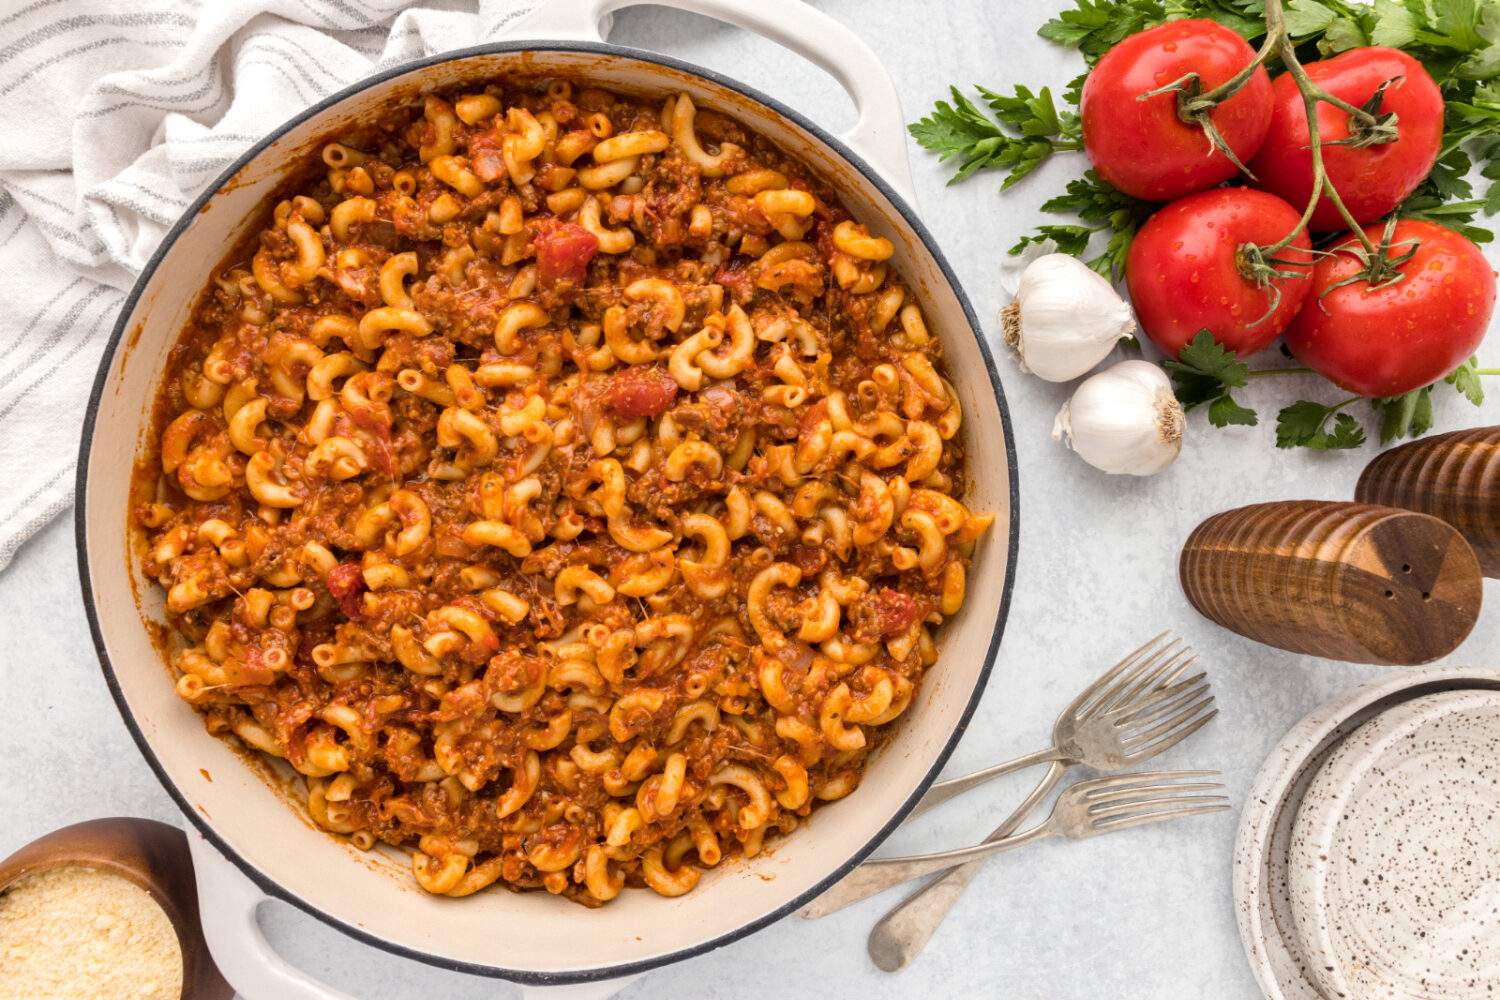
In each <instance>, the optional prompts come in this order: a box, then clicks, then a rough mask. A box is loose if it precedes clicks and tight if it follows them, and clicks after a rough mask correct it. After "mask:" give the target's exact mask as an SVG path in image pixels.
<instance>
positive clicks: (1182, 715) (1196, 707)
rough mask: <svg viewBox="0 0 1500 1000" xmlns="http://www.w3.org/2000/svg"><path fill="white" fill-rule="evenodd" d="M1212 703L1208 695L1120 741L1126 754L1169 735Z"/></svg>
mask: <svg viewBox="0 0 1500 1000" xmlns="http://www.w3.org/2000/svg"><path fill="white" fill-rule="evenodd" d="M1213 703H1214V696H1213V695H1208V696H1207V697H1204V698H1200V699H1199V700H1198V701H1195V702H1193V703H1192V704H1191V705H1189V706H1187V707H1186V708H1184V709H1183V710H1182V711H1180V712H1178V713H1177V714H1176V715H1174V716H1172V717H1171V718H1170V719H1165V720H1163V721H1161V722H1158V723H1157V724H1156V725H1154V726H1152V727H1151V728H1150V729H1148V730H1146V731H1145V732H1142V733H1133V734H1131V735H1130V736H1128V737H1126V738H1125V739H1124V740H1123V741H1122V742H1123V743H1124V745H1125V749H1126V751H1127V752H1128V751H1129V750H1130V749H1132V748H1133V747H1137V746H1141V745H1144V744H1148V743H1150V742H1151V741H1152V740H1156V739H1160V738H1161V737H1163V736H1165V735H1166V734H1167V733H1170V732H1171V731H1172V730H1173V729H1176V728H1177V727H1178V726H1180V725H1182V724H1183V723H1185V722H1188V721H1190V720H1191V719H1192V718H1193V717H1194V716H1195V715H1198V714H1199V713H1200V712H1203V711H1205V710H1206V709H1207V708H1208V707H1209V706H1210V705H1212V704H1213Z"/></svg>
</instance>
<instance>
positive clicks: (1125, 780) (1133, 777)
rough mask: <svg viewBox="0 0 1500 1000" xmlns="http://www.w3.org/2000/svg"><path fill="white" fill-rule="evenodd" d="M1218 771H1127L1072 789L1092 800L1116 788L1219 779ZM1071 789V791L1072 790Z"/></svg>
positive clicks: (1091, 780) (1081, 783) (1080, 783)
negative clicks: (1163, 782)
mask: <svg viewBox="0 0 1500 1000" xmlns="http://www.w3.org/2000/svg"><path fill="white" fill-rule="evenodd" d="M1217 777H1219V772H1218V771H1127V772H1126V773H1124V774H1107V775H1104V776H1103V777H1099V778H1089V779H1088V780H1086V781H1080V782H1079V783H1078V784H1076V785H1073V786H1072V788H1076V789H1078V794H1079V795H1082V796H1085V797H1088V798H1092V797H1093V796H1094V794H1095V793H1097V792H1106V791H1110V790H1112V789H1116V788H1129V787H1132V786H1138V785H1141V784H1142V783H1145V784H1150V783H1151V782H1153V781H1178V780H1189V779H1193V778H1217ZM1072 788H1070V789H1069V791H1071V790H1072Z"/></svg>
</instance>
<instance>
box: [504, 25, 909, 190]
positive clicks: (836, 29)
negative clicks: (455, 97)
mask: <svg viewBox="0 0 1500 1000" xmlns="http://www.w3.org/2000/svg"><path fill="white" fill-rule="evenodd" d="M647 3H652V4H661V5H663V6H667V7H676V8H678V9H679V10H686V11H690V12H692V13H694V14H702V15H704V16H705V17H711V18H714V19H715V20H718V21H723V22H725V23H727V24H732V25H735V26H736V27H739V28H743V29H745V30H746V31H753V32H755V33H756V34H758V35H761V36H764V37H765V38H769V39H770V40H771V41H773V42H776V43H778V44H780V45H782V46H784V47H786V48H788V49H791V50H792V51H793V52H796V53H797V54H798V55H801V56H804V57H805V58H807V59H809V60H810V61H812V62H813V63H815V64H817V65H818V66H821V67H822V68H823V69H825V70H827V71H828V73H829V74H830V75H831V76H832V77H833V78H834V79H835V80H837V81H838V82H839V85H840V86H842V87H843V88H844V90H845V91H846V92H847V93H848V94H849V97H850V99H851V100H853V101H854V107H855V110H856V112H857V113H858V115H859V118H858V120H857V121H855V123H854V126H853V127H852V128H850V129H849V130H848V131H846V132H845V133H844V134H843V135H842V136H840V138H841V139H842V140H843V141H844V142H845V143H846V144H848V145H849V147H850V148H851V149H853V150H854V151H855V152H856V153H858V154H859V155H860V156H861V157H863V158H864V159H866V160H868V161H869V162H870V163H871V164H872V165H873V166H874V167H875V169H876V170H877V171H879V173H880V175H881V177H882V178H884V179H885V181H886V182H887V183H888V184H890V186H891V187H893V188H895V190H896V193H897V194H899V195H900V196H901V197H902V198H903V199H905V200H906V202H907V203H908V204H910V205H912V206H913V207H915V206H916V195H915V187H914V185H913V184H912V176H911V162H910V160H909V159H908V158H907V152H906V124H905V121H906V120H905V118H904V117H903V115H902V113H901V99H900V96H899V95H898V94H897V92H896V81H895V80H893V79H891V74H890V72H889V71H887V70H886V68H885V65H884V64H883V63H881V61H880V58H879V57H878V56H877V55H875V53H874V51H873V50H871V48H870V46H869V45H867V44H865V41H864V39H862V38H860V37H859V35H857V34H855V33H854V32H853V31H851V30H850V29H849V28H848V27H846V26H845V25H844V24H843V23H841V22H840V21H837V20H835V19H834V18H832V17H830V16H829V15H827V14H825V13H823V12H822V11H820V10H817V9H815V8H813V7H810V6H808V5H807V4H806V3H804V2H803V0H779V2H777V3H769V2H767V0H543V3H542V4H541V6H539V7H538V8H537V9H536V10H534V11H532V12H531V13H530V14H528V15H527V16H526V17H524V18H522V19H521V20H520V21H519V22H518V23H517V24H516V26H515V27H514V28H513V29H512V30H510V31H507V32H506V37H507V38H523V39H524V38H535V39H564V40H568V41H583V42H602V41H603V34H602V33H601V31H600V24H601V23H603V21H604V19H605V18H606V17H609V16H610V15H611V14H613V13H614V12H615V11H617V10H623V9H624V8H626V7H635V6H639V5H642V4H647Z"/></svg>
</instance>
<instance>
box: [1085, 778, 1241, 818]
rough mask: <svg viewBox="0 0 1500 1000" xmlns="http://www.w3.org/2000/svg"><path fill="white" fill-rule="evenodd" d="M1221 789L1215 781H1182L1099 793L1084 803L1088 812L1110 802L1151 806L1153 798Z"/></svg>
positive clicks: (1221, 786)
mask: <svg viewBox="0 0 1500 1000" xmlns="http://www.w3.org/2000/svg"><path fill="white" fill-rule="evenodd" d="M1223 787H1224V786H1223V785H1221V784H1220V783H1218V782H1217V781H1183V782H1180V783H1176V784H1162V785H1144V786H1142V787H1140V788H1124V789H1120V790H1118V791H1113V792H1101V793H1099V794H1097V795H1089V796H1087V797H1086V798H1085V799H1084V801H1085V802H1087V803H1088V804H1089V812H1093V811H1094V810H1095V807H1096V806H1102V805H1107V804H1109V803H1111V802H1128V803H1130V804H1131V805H1134V806H1144V805H1149V804H1151V802H1152V801H1153V797H1155V798H1157V799H1159V798H1161V797H1162V796H1164V795H1175V794H1177V793H1178V792H1211V791H1213V790H1214V789H1215V788H1223Z"/></svg>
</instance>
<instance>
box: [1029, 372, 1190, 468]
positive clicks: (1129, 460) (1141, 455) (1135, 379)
mask: <svg viewBox="0 0 1500 1000" xmlns="http://www.w3.org/2000/svg"><path fill="white" fill-rule="evenodd" d="M1186 425H1187V420H1186V417H1185V416H1184V414H1183V412H1182V404H1181V403H1179V402H1178V401H1177V397H1176V396H1174V395H1173V394H1172V382H1171V380H1170V379H1169V378H1167V375H1166V373H1165V372H1163V371H1162V370H1161V369H1160V368H1158V367H1157V366H1156V365H1153V364H1151V363H1150V362H1149V361H1121V362H1120V363H1118V364H1116V365H1112V366H1111V367H1109V368H1106V369H1105V370H1104V371H1102V372H1099V373H1098V374H1097V375H1093V376H1090V377H1089V378H1087V379H1085V380H1084V381H1083V382H1082V383H1081V384H1080V385H1079V386H1078V389H1077V390H1076V391H1075V392H1074V393H1073V396H1072V398H1071V399H1069V400H1068V401H1067V402H1066V403H1064V404H1063V407H1062V409H1061V410H1059V411H1058V414H1057V420H1056V421H1055V422H1054V423H1053V425H1052V440H1054V441H1062V442H1063V443H1064V444H1066V445H1067V446H1068V447H1069V448H1072V449H1073V450H1074V451H1075V452H1077V453H1078V456H1079V457H1080V458H1082V459H1083V460H1084V461H1085V462H1087V463H1089V464H1090V465H1092V466H1093V467H1094V468H1096V469H1100V470H1102V471H1104V472H1108V473H1111V474H1113V475H1129V476H1151V475H1155V474H1156V473H1158V472H1160V471H1161V470H1163V469H1165V468H1166V467H1167V466H1169V465H1171V464H1172V463H1173V462H1174V461H1176V459H1177V456H1178V454H1179V453H1181V451H1182V432H1183V429H1184V428H1185V427H1186Z"/></svg>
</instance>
